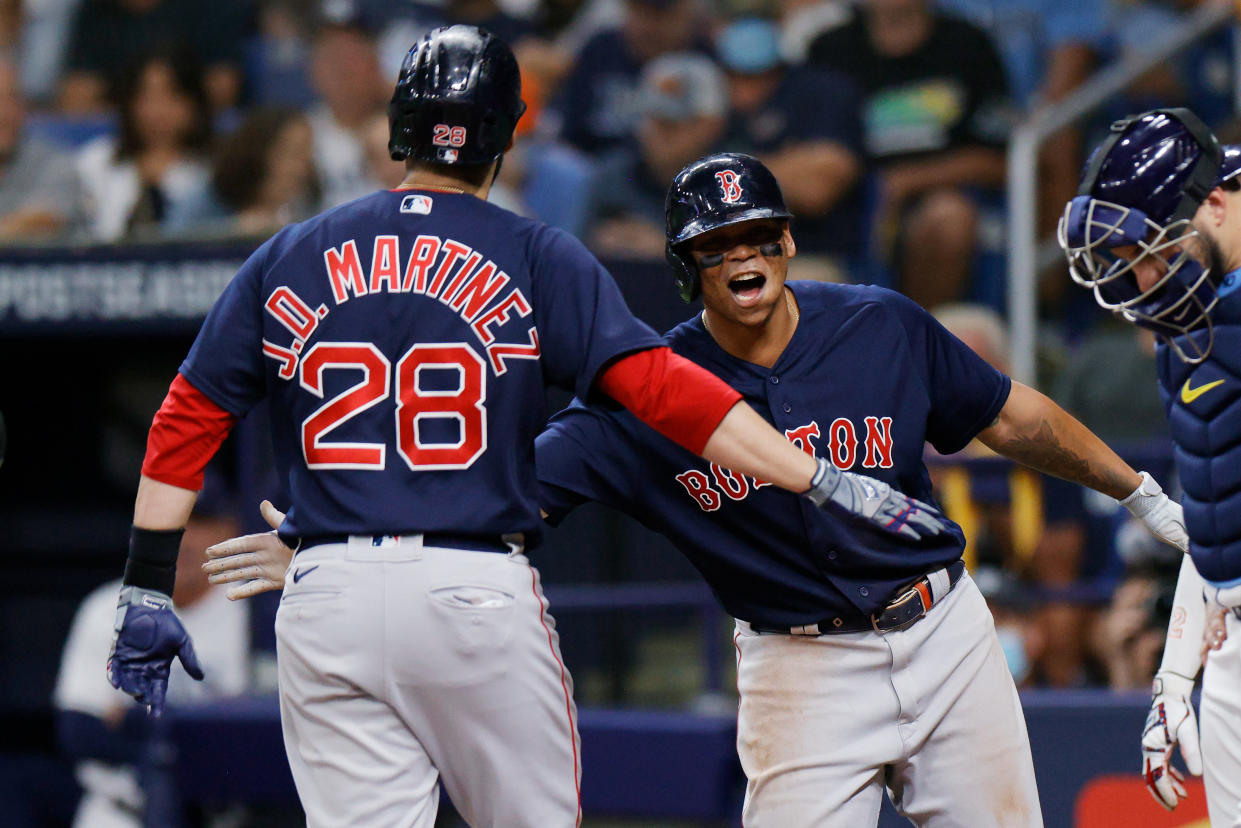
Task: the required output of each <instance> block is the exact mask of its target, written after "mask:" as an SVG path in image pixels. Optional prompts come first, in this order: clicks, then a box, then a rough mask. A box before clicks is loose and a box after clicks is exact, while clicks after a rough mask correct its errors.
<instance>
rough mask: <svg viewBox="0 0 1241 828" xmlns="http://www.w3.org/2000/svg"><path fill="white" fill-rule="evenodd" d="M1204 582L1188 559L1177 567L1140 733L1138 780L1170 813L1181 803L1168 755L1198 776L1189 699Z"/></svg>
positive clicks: (1198, 659)
mask: <svg viewBox="0 0 1241 828" xmlns="http://www.w3.org/2000/svg"><path fill="white" fill-rule="evenodd" d="M1202 588H1203V580H1202V577H1201V576H1200V575H1199V574H1198V570H1197V569H1195V568H1194V564H1193V561H1192V560H1190V557H1189V555H1186V556H1185V559H1184V560H1183V561H1181V572H1180V575H1179V576H1178V578H1177V581H1176V595H1175V597H1174V598H1173V606H1172V618H1171V620H1170V621H1169V622H1168V637H1167V640H1166V643H1165V644H1164V649H1163V661H1161V662H1160V664H1159V672H1158V673H1156V674H1155V683H1154V687H1153V689H1152V699H1151V708H1150V712H1149V713H1148V714H1147V716H1146V726H1145V727H1144V728H1143V730H1142V775H1143V777H1144V778H1145V780H1146V787H1147V789H1148V790H1149V791H1150V792H1151V796H1153V797H1155V801H1156V802H1158V803H1159V804H1160V805H1162V806H1163V807H1165V808H1167V809H1168V810H1169V811H1171V810H1172V809H1173V808H1175V807H1176V806H1177V805H1178V804H1179V803H1180V801H1181V800H1182V799H1184V798H1185V796H1186V792H1185V786H1184V785H1183V784H1182V782H1183V781H1184V780H1183V779H1182V777H1181V775H1180V772H1179V771H1177V769H1176V768H1174V767H1173V766H1172V751H1173V749H1174V748H1175V747H1176V746H1177V745H1180V746H1181V758H1182V759H1184V760H1185V767H1186V768H1188V769H1189V772H1190V773H1192V774H1194V775H1195V776H1201V775H1202V754H1201V751H1200V750H1199V747H1198V720H1197V718H1196V717H1195V716H1194V706H1193V703H1192V702H1191V701H1190V693H1191V692H1193V689H1194V681H1195V679H1196V678H1197V676H1198V670H1199V668H1200V666H1201V664H1202V646H1201V641H1202V634H1203V628H1204V627H1205V625H1206V604H1205V602H1204V601H1203V599H1202Z"/></svg>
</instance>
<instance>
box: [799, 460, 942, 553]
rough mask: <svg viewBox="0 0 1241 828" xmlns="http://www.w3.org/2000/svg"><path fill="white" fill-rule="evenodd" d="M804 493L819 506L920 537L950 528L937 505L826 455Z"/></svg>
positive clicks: (904, 536)
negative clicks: (848, 469)
mask: <svg viewBox="0 0 1241 828" xmlns="http://www.w3.org/2000/svg"><path fill="white" fill-rule="evenodd" d="M818 464H819V470H818V471H817V472H815V475H814V478H813V479H811V481H810V489H809V490H808V491H806V492H805V493H804V494H805V496H806V497H808V498H810V500H811V502H813V503H814V505H816V506H818V507H819V508H820V509H824V508H830V506H831V505H835V506H836V507H838V508H841V509H844V510H845V512H847V513H848V514H850V515H852V516H853V517H858V518H861V519H862V520H864V521H866V522H867V523H869V524H870V525H872V526H874V527H877V528H878V529H881V530H882V531H884V532H888V533H889V534H893V535H899V536H901V537H903V538H906V539H908V540H915V541H916V540H920V539H921V538H924V537H928V536H931V535H938V534H941V533H943V532H947V531H948V524H947V522H946V521H945V520H944V517H943V515H942V514H941V513H940V511H939V510H938V509H936V508H935V507H934V506H932V505H930V504H929V503H923V502H922V501H921V500H918V499H917V498H913V497H909V496H908V495H905V494H902V493H901V492H898V491H897V490H896V489H893V488H892V487H891V486H889V485H888V484H887V483H883V482H881V481H879V480H875V479H874V478H873V477H866V476H864V475H860V474H853V473H852V472H846V471H841V470H840V469H838V468H836V467H835V466H833V465H832V464H831V463H829V462H827V461H826V460H824V459H823V458H821V457H820V458H818Z"/></svg>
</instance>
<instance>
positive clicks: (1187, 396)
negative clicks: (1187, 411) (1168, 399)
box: [1181, 380, 1224, 405]
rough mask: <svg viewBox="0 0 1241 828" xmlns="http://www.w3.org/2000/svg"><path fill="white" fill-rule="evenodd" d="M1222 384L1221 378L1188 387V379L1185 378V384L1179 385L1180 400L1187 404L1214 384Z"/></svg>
mask: <svg viewBox="0 0 1241 828" xmlns="http://www.w3.org/2000/svg"><path fill="white" fill-rule="evenodd" d="M1223 384H1224V381H1223V380H1216V381H1215V382H1208V383H1207V384H1206V385H1199V386H1198V387H1197V388H1190V387H1189V380H1185V384H1184V385H1183V386H1181V402H1183V403H1185V404H1186V405H1189V404H1190V403H1191V402H1193V401H1194V400H1196V399H1198V398H1199V397H1201V396H1202V395H1203V394H1205V393H1206V392H1208V391H1210V390H1211V389H1212V388H1214V387H1215V386H1217V385H1223Z"/></svg>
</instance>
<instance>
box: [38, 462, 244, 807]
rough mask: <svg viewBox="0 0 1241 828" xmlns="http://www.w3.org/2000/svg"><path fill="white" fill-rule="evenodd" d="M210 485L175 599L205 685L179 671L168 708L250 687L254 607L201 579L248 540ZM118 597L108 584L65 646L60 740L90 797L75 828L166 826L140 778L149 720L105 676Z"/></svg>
mask: <svg viewBox="0 0 1241 828" xmlns="http://www.w3.org/2000/svg"><path fill="white" fill-rule="evenodd" d="M212 480H213V476H212V475H210V474H209V475H208V481H209V482H207V483H206V484H205V485H206V488H205V489H204V491H203V493H202V494H201V495H200V496H199V500H198V503H197V504H196V505H195V509H194V513H193V515H192V516H191V517H190V520H189V523H187V524H186V528H185V535H184V536H183V537H182V540H181V552H180V555H179V557H178V558H177V582H176V588H175V590H174V591H173V596H172V597H173V602H174V603H175V605H176V608H177V615H178V616H179V617H180V618H181V621H182V623H184V624H185V628H186V630H187V631H188V632H189V633H190V636H191V637H192V638H193V640H194V649H195V651H196V652H197V654H198V658H199V663H201V664H202V667H203V672H204V673H205V674H206V676H205V678H204V679H203V680H202V681H201V682H198V681H193V680H192V679H190V678H189V676H187V675H186V674H185V671H184V669H183V668H182V667H181V663H180V662H179V661H178V662H175V663H174V664H173V667H172V673H171V675H170V677H169V681H168V697H167V698H168V704H169V706H184V705H187V704H192V703H195V702H204V701H208V700H212V699H218V698H222V697H226V696H235V695H239V694H241V693H243V692H245V691H246V690H247V689H249V687H250V681H251V674H250V664H249V661H250V658H249V653H250V607H249V606H248V604H249V602H248V601H238V602H233V601H229V600H228V598H226V597H225V595H224V589H222V588H220V587H213V586H211V585H210V584H209V583H207V577H206V576H205V575H204V574H203V571H202V564H203V562H204V561H205V560H206V555H205V554H204V550H205V549H206V548H207V547H208V546H211V545H212V544H215V543H219V542H220V541H223V540H226V539H228V538H230V537H235V536H236V535H238V534H239V533H240V531H241V525H240V523H239V522H238V520H237V518H236V516H235V515H236V513H235V505H234V503H233V502H232V499H231V497H230V496H229V494H228V493H227V492H226V491H225V490H224V489H223V486H222V484H221V483H220V482H219V480H218V478H215V482H211V481H212ZM120 588H121V582H120V580H119V579H118V580H115V581H109V582H108V583H105V584H103V585H102V586H100V587H98V588H96V589H95V590H94V591H93V592H91V593H90V594H89V595H87V596H86V598H85V599H84V600H83V601H82V604H81V606H80V607H79V608H78V612H77V615H76V616H75V617H74V620H73V626H72V628H71V629H70V631H69V637H68V640H67V641H66V642H65V648H64V653H63V655H62V657H61V665H60V675H59V676H58V678H57V681H56V689H55V693H54V696H53V703H54V705H55V707H56V710H57V720H56V730H57V737H58V740H59V742H60V745H61V748H62V750H63V751H64V752H65V753H66V754H67V755H68V756H69V757H70V758H72V759H74V760H75V761H76V762H77V776H78V781H79V782H80V783H81V785H82V788H83V789H84V794H83V796H82V801H81V803H80V805H79V806H78V812H77V817H76V819H75V820H74V826H75V828H140V826H142V825H144V824H147V825H151V824H164V823H162V822H158V820H156V821H151V820H148V821H146V822H145V823H144V820H143V812H144V809H145V806H146V797H147V794H148V792H149V791H148V789H147V788H146V787H145V786H144V785H142V784H141V783H140V778H139V773H140V769H141V768H142V766H143V764H144V757H145V756H146V755H148V754H149V752H150V750H149V749H150V745H149V743H148V739H149V735H148V734H149V730H148V720H147V716H146V712H145V711H144V710H143V709H142V708H141V707H139V706H138V705H137V704H136V703H135V702H134V700H133V699H132V698H130V697H129V696H128V695H126V694H125V693H123V692H121V691H120V690H117V689H116V688H114V687H112V685H111V684H110V683H109V682H108V678H107V675H106V674H105V670H104V666H105V663H106V661H107V657H108V652H109V650H110V649H111V646H112V622H113V618H114V616H115V615H116V597H117V594H118V593H119V591H120Z"/></svg>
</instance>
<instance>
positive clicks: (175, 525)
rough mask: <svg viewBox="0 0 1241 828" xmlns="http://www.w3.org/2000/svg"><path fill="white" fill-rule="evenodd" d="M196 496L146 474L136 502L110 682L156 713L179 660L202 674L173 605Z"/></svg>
mask: <svg viewBox="0 0 1241 828" xmlns="http://www.w3.org/2000/svg"><path fill="white" fill-rule="evenodd" d="M197 497H198V493H197V492H195V491H193V490H190V489H182V488H180V487H178V486H172V485H169V484H167V483H161V482H160V481H158V480H154V479H152V478H150V477H147V476H145V475H143V477H142V479H141V481H140V482H139V484H138V497H137V499H136V501H135V503H134V524H133V528H132V529H131V530H130V536H129V558H128V560H127V561H126V563H125V575H124V578H123V579H122V586H121V593H120V596H119V598H118V599H117V606H116V624H115V626H114V627H113V638H112V651H111V653H109V654H108V680H109V681H111V682H112V686H113V687H117V688H119V689H121V690H124V691H125V692H126V693H128V694H129V695H131V696H133V697H134V698H135V699H137V701H138V702H139V703H140V704H145V705H146V706H147V711H148V712H149V713H151V715H153V716H158V715H160V713H162V712H163V709H164V694H165V693H166V692H167V690H168V673H169V669H170V668H171V666H172V660H173V659H174V658H180V659H181V665H182V666H183V667H185V672H186V673H188V674H189V675H190V676H191V677H193V678H195V679H197V680H199V681H201V680H202V678H203V671H202V668H201V667H200V666H199V665H198V657H197V655H196V654H195V653H194V644H193V642H191V641H190V636H189V633H187V632H186V631H185V627H184V626H182V624H181V619H179V618H177V614H176V613H175V612H174V611H173V607H172V589H173V584H174V582H175V580H176V571H177V553H178V552H179V550H180V547H181V535H182V534H183V533H184V526H185V522H186V521H187V520H189V516H190V511H191V510H192V509H193V508H194V501H195V499H196V498H197Z"/></svg>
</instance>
